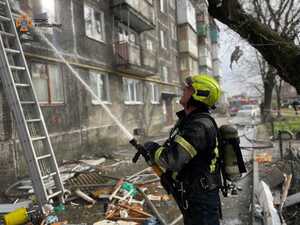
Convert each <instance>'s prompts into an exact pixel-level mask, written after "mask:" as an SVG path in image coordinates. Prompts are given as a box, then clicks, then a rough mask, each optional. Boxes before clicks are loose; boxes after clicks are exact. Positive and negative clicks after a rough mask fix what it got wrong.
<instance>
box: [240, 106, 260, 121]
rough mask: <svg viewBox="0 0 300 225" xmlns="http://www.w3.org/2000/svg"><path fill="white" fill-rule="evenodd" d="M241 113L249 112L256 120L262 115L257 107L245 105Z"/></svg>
mask: <svg viewBox="0 0 300 225" xmlns="http://www.w3.org/2000/svg"><path fill="white" fill-rule="evenodd" d="M239 112H247V113H249V114H250V115H251V117H252V118H256V117H258V116H259V115H260V109H259V107H258V106H257V105H243V106H241V108H240V110H239Z"/></svg>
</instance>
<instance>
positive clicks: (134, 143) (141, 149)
mask: <svg viewBox="0 0 300 225" xmlns="http://www.w3.org/2000/svg"><path fill="white" fill-rule="evenodd" d="M13 5H14V8H16V9H17V11H18V12H19V13H20V14H23V15H27V14H26V13H25V12H23V11H22V10H21V9H20V8H19V7H16V5H15V4H13ZM33 32H34V33H36V34H38V35H39V36H40V37H41V38H42V39H43V40H44V41H45V42H46V43H47V44H48V46H49V47H51V48H52V50H53V51H54V52H55V54H56V55H57V56H58V57H59V59H60V60H61V61H62V62H63V63H64V64H65V65H66V66H67V67H68V69H69V70H70V71H71V74H72V75H74V77H75V78H76V79H77V80H78V81H79V82H80V83H81V84H82V85H83V86H84V87H85V89H86V90H87V91H88V92H89V93H90V94H91V95H92V96H93V97H94V98H95V99H96V100H97V101H98V102H99V103H100V105H101V106H102V108H103V109H104V110H105V111H106V113H107V114H108V115H109V116H110V118H111V119H112V120H113V121H114V122H115V123H116V124H117V125H118V126H119V127H120V129H121V130H122V131H123V133H124V134H125V135H126V136H127V138H128V139H129V143H130V144H131V145H132V146H133V147H135V148H136V150H137V153H136V154H135V156H134V158H133V160H132V161H133V162H134V163H136V162H137V161H138V159H139V157H140V156H141V155H142V156H144V158H145V160H146V161H147V162H150V160H149V158H148V157H147V154H145V153H146V151H145V149H144V147H143V146H142V145H140V144H138V142H137V140H136V139H135V138H134V136H133V135H132V134H131V133H130V132H129V131H128V129H127V128H126V127H125V126H124V125H123V124H122V123H121V122H120V121H119V119H118V118H117V117H116V116H115V115H113V114H112V112H111V111H110V109H109V108H108V107H107V106H106V105H105V104H104V103H103V102H102V100H101V99H100V98H99V97H98V95H96V94H95V92H94V91H93V90H92V89H91V87H90V86H89V85H88V84H87V83H86V82H85V81H84V80H83V79H82V78H81V77H80V75H79V74H78V72H77V71H76V70H75V69H74V68H73V67H72V66H71V65H70V63H68V62H67V60H66V59H65V58H64V57H63V55H62V53H61V52H59V51H58V49H57V48H56V47H55V46H54V44H53V43H52V42H50V41H49V39H48V38H47V37H46V36H45V35H44V34H43V33H42V32H41V31H40V30H38V28H36V27H33ZM148 164H149V163H148ZM150 166H153V165H150Z"/></svg>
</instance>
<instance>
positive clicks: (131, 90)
mask: <svg viewBox="0 0 300 225" xmlns="http://www.w3.org/2000/svg"><path fill="white" fill-rule="evenodd" d="M123 89H124V97H125V104H141V103H143V87H142V82H141V81H139V80H133V79H127V78H123Z"/></svg>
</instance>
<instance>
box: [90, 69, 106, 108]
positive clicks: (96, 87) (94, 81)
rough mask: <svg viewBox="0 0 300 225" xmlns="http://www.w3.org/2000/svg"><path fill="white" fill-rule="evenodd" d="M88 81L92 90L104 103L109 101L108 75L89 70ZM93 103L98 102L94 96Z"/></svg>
mask: <svg viewBox="0 0 300 225" xmlns="http://www.w3.org/2000/svg"><path fill="white" fill-rule="evenodd" d="M90 82H91V88H92V90H93V92H94V93H95V94H96V95H97V96H98V98H100V100H101V101H102V102H104V103H108V102H110V95H109V79H108V75H107V74H104V73H99V72H97V71H90ZM92 103H93V104H100V102H98V100H97V99H96V98H94V97H93V99H92Z"/></svg>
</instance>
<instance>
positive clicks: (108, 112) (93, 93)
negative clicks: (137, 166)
mask: <svg viewBox="0 0 300 225" xmlns="http://www.w3.org/2000/svg"><path fill="white" fill-rule="evenodd" d="M35 31H36V33H38V34H39V35H40V37H41V38H42V39H43V40H44V41H45V42H46V43H47V44H48V45H49V46H50V47H51V48H52V49H53V50H54V52H55V53H56V55H57V56H58V57H59V58H60V59H61V60H62V62H63V63H64V64H65V65H66V66H67V67H68V69H69V70H70V71H71V73H72V74H73V75H74V77H75V78H77V80H78V81H79V82H80V83H81V84H82V85H83V86H84V87H85V89H86V90H87V91H88V92H89V93H90V94H91V95H92V96H93V97H94V98H95V99H97V101H98V102H99V103H100V105H101V106H102V107H103V109H104V110H105V111H106V112H107V114H108V115H109V116H110V117H111V119H112V120H113V121H114V122H115V123H116V124H117V125H118V126H119V127H120V128H121V130H122V131H123V132H124V133H125V134H126V135H127V137H128V138H129V140H132V139H133V138H134V137H133V135H132V134H130V132H129V131H128V129H126V127H125V126H124V125H123V124H122V123H121V122H120V121H119V120H118V118H117V117H116V116H115V115H113V114H112V112H111V111H110V109H109V108H108V107H107V106H106V105H105V104H104V103H103V102H102V101H101V99H100V98H99V97H98V96H97V95H96V94H95V92H94V91H93V90H92V89H91V87H90V86H89V85H88V84H87V83H86V82H85V81H84V80H83V79H82V78H81V77H80V75H79V74H78V72H77V71H76V70H75V69H74V68H73V67H72V66H71V65H70V63H68V62H67V61H66V59H65V58H64V57H63V55H62V54H61V53H60V52H59V51H58V50H57V48H56V47H55V46H54V45H53V44H52V43H51V42H50V41H49V40H48V38H47V37H46V36H45V35H44V34H43V33H42V32H41V31H39V30H38V29H35Z"/></svg>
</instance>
